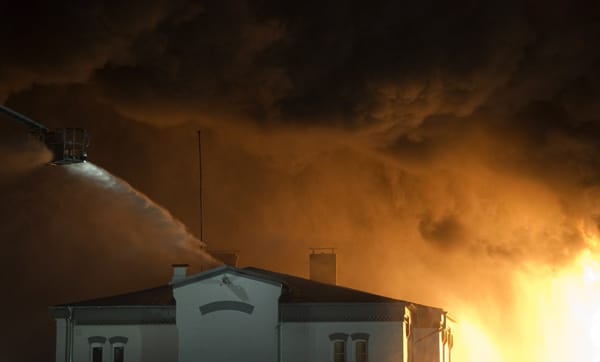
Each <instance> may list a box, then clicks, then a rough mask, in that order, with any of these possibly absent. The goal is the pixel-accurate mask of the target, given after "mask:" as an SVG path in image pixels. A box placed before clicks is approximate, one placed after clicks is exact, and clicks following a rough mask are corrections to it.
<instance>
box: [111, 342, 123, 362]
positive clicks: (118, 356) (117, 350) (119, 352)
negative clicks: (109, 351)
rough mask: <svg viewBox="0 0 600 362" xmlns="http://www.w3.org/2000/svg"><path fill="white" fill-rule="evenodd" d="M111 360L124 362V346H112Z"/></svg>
mask: <svg viewBox="0 0 600 362" xmlns="http://www.w3.org/2000/svg"><path fill="white" fill-rule="evenodd" d="M113 362H125V346H123V345H121V346H113Z"/></svg>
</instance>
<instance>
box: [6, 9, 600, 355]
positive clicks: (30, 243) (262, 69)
mask: <svg viewBox="0 0 600 362" xmlns="http://www.w3.org/2000/svg"><path fill="white" fill-rule="evenodd" d="M0 16H1V18H2V21H1V22H0V44H1V47H2V50H1V51H0V103H2V104H5V105H6V106H8V107H11V108H12V109H15V110H17V111H19V112H21V113H23V114H26V115H28V116H30V117H32V118H34V119H35V120H37V121H39V122H41V123H44V124H46V125H47V126H49V127H50V128H53V127H83V128H86V129H87V130H88V131H89V132H90V136H91V145H90V149H89V160H90V161H91V162H92V163H94V164H96V165H99V166H100V167H102V168H104V169H106V170H108V171H109V172H111V173H112V174H114V175H116V176H118V177H120V178H122V179H123V180H125V181H126V182H128V183H129V184H131V185H132V187H134V188H135V189H137V190H139V191H140V192H142V193H144V194H146V195H148V197H149V198H150V199H152V200H154V202H155V203H156V204H158V205H161V206H162V207H164V208H165V209H166V210H168V211H169V212H170V213H171V214H172V215H173V216H174V217H175V218H176V219H178V220H181V222H182V223H183V224H185V225H186V226H187V228H188V230H189V231H190V233H192V234H194V235H196V236H197V235H198V233H199V219H198V215H199V201H198V200H199V191H198V183H199V182H198V181H199V176H198V174H199V172H198V171H199V170H198V145H197V134H196V131H197V130H199V129H201V130H202V131H203V145H202V147H203V157H204V159H203V162H204V167H203V171H204V180H203V181H204V191H205V195H204V197H205V198H204V203H205V220H204V222H205V240H204V241H205V243H206V244H207V245H208V248H209V249H234V250H238V251H239V252H240V263H241V265H242V266H246V265H252V266H256V267H262V268H268V269H272V270H276V271H280V272H284V273H290V274H295V275H300V276H307V271H308V257H307V254H308V252H309V250H308V248H309V247H336V248H338V256H339V258H338V260H339V264H338V280H339V282H340V283H341V284H343V285H347V286H351V287H354V288H359V289H363V290H367V291H370V292H374V293H380V294H385V295H389V296H392V297H396V298H402V299H409V300H414V301H416V302H420V303H424V304H430V305H435V306H441V307H444V308H446V309H449V310H450V312H452V307H453V306H454V305H458V304H460V303H461V301H463V300H464V299H470V300H473V299H478V300H485V301H487V302H488V304H487V305H486V308H489V309H492V310H493V309H494V308H497V309H500V308H501V309H503V310H504V311H510V310H512V309H513V308H516V307H517V304H518V295H517V292H516V291H515V290H514V289H513V288H511V287H510V275H512V273H514V272H515V271H518V270H519V271H520V270H525V269H526V268H529V267H531V265H535V266H536V267H537V268H538V269H540V268H541V269H544V270H550V271H551V270H554V269H556V268H560V267H561V266H562V265H564V264H565V263H568V262H569V261H571V260H573V258H575V256H576V255H577V254H578V253H579V252H580V251H581V250H583V249H584V248H587V247H589V245H587V244H586V243H585V240H584V239H585V236H586V235H589V234H594V233H597V232H598V225H599V224H600V158H599V157H598V156H599V155H600V46H598V44H599V39H600V3H598V2H595V1H547V0H545V1H497V2H496V1H484V2H482V1H452V2H450V1H448V2H432V1H411V2H408V1H405V2H403V1H368V2H366V1H365V2H358V1H309V0H304V1H297V2H289V1H276V0H273V1H228V0H218V1H185V0H168V1H167V0H164V1H161V0H144V1H139V0H133V1H94V0H90V1H85V2H83V1H80V2H70V1H52V2H49V1H19V2H17V1H2V2H0ZM0 130H1V131H2V132H1V133H0V166H1V167H0V196H1V199H0V200H2V202H1V203H0V215H1V220H2V221H1V222H0V240H1V241H2V252H1V253H0V265H1V268H2V273H1V274H0V281H1V284H0V286H1V288H2V290H3V292H2V293H1V295H2V296H1V297H0V303H1V304H0V305H1V306H2V310H3V312H4V313H5V314H7V315H5V316H4V317H3V318H4V319H5V325H7V326H11V328H8V329H5V331H4V332H0V361H2V362H9V361H10V362H12V361H46V360H47V361H49V360H52V359H53V351H54V335H53V329H52V328H53V324H54V322H53V321H52V320H51V319H50V318H49V317H48V312H47V309H46V307H47V306H48V305H53V304H60V303H66V302H69V301H75V300H80V299H85V298H92V297H98V296H103V295H110V294H114V293H117V292H124V291H128V290H135V289H141V288H145V287H151V286H155V285H159V284H163V283H166V282H167V281H168V280H169V277H170V273H171V270H170V264H171V263H176V262H181V261H187V262H190V263H192V264H194V265H195V267H196V268H197V267H198V265H199V263H200V262H199V260H200V259H202V258H201V257H198V256H191V254H189V253H186V252H185V251H182V249H181V247H180V246H181V245H180V243H179V244H178V240H179V239H180V238H181V235H179V233H180V232H181V230H180V229H178V228H177V225H176V224H174V223H171V222H169V221H168V220H167V219H165V217H164V216H163V215H162V214H160V213H158V212H157V211H156V209H155V208H154V207H153V206H152V205H149V204H148V203H147V202H145V201H143V200H141V199H139V198H137V197H135V196H132V195H131V194H130V193H128V192H125V191H123V190H115V189H114V187H111V186H106V185H105V184H103V183H102V182H100V181H98V180H93V179H90V178H86V177H82V176H78V175H76V174H74V173H73V172H70V171H69V170H68V167H60V166H56V167H51V166H46V165H44V163H45V161H46V160H47V159H48V154H47V151H45V150H44V149H43V147H41V146H40V145H38V144H36V143H35V142H34V141H33V140H32V139H31V138H30V137H29V136H28V134H27V131H26V129H25V128H24V127H22V126H21V125H19V124H17V123H16V122H13V121H12V120H10V119H5V118H2V119H0ZM195 258H198V259H195ZM424 286H426V287H424ZM474 290H476V291H477V293H478V294H477V297H476V298H475V297H474V295H473V293H475V292H474ZM467 296H468V297H467ZM489 301H492V302H491V303H489ZM498 318H499V319H500V317H498ZM496 322H498V321H494V320H493V321H490V323H491V324H492V325H493V324H494V323H496ZM491 328H492V329H493V328H494V327H493V326H492V327H491ZM32 345H33V346H35V348H30V347H29V346H32Z"/></svg>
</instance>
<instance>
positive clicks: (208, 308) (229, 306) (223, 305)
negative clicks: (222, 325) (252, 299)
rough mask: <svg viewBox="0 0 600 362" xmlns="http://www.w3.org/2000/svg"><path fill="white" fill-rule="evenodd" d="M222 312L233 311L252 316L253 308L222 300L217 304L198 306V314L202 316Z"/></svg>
mask: <svg viewBox="0 0 600 362" xmlns="http://www.w3.org/2000/svg"><path fill="white" fill-rule="evenodd" d="M222 310H233V311H237V312H242V313H246V314H252V312H254V306H253V305H252V304H248V303H244V302H238V301H233V300H223V301H219V302H212V303H208V304H204V305H201V306H200V313H201V314H202V315H205V314H209V313H213V312H219V311H222Z"/></svg>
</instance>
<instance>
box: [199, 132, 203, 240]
mask: <svg viewBox="0 0 600 362" xmlns="http://www.w3.org/2000/svg"><path fill="white" fill-rule="evenodd" d="M198 169H199V170H200V182H199V186H200V241H204V197H203V195H202V131H198Z"/></svg>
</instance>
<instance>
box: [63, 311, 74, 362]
mask: <svg viewBox="0 0 600 362" xmlns="http://www.w3.org/2000/svg"><path fill="white" fill-rule="evenodd" d="M67 310H68V311H69V315H68V317H67V331H66V341H65V347H66V353H65V361H66V362H73V324H74V321H73V308H72V307H67Z"/></svg>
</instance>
